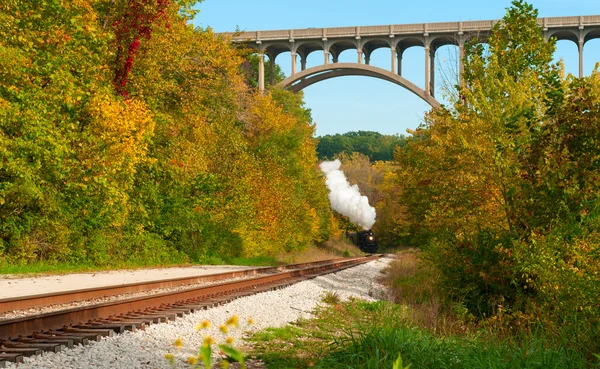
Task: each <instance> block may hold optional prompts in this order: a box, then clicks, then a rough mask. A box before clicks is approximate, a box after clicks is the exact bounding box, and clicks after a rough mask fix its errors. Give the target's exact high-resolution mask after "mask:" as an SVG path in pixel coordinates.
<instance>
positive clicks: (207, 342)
mask: <svg viewBox="0 0 600 369" xmlns="http://www.w3.org/2000/svg"><path fill="white" fill-rule="evenodd" d="M213 343H215V340H214V339H213V338H212V337H211V336H206V337H204V347H208V346H210V345H212V344H213Z"/></svg>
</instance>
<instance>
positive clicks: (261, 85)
mask: <svg viewBox="0 0 600 369" xmlns="http://www.w3.org/2000/svg"><path fill="white" fill-rule="evenodd" d="M258 90H259V91H260V92H264V91H265V54H263V53H260V54H258Z"/></svg>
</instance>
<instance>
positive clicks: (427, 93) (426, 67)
mask: <svg viewBox="0 0 600 369" xmlns="http://www.w3.org/2000/svg"><path fill="white" fill-rule="evenodd" d="M430 60H431V58H430V56H429V45H427V46H425V94H426V95H431V90H430V89H429V88H430V87H431V86H430V85H429V83H430V81H429V77H430V76H431V70H430V68H431V66H430V64H429V62H430Z"/></svg>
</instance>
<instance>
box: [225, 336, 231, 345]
mask: <svg viewBox="0 0 600 369" xmlns="http://www.w3.org/2000/svg"><path fill="white" fill-rule="evenodd" d="M225 342H227V344H228V345H231V344H232V343H233V337H227V339H226V340H225Z"/></svg>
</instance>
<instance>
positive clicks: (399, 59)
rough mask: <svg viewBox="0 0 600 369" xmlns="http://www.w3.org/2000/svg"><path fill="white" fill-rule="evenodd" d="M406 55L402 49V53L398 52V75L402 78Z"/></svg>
mask: <svg viewBox="0 0 600 369" xmlns="http://www.w3.org/2000/svg"><path fill="white" fill-rule="evenodd" d="M403 53H404V50H402V49H400V51H399V52H398V75H399V76H401V75H402V54H403Z"/></svg>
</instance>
